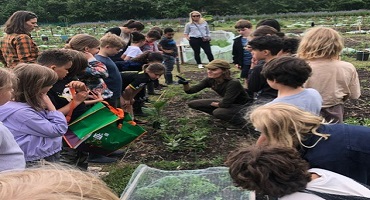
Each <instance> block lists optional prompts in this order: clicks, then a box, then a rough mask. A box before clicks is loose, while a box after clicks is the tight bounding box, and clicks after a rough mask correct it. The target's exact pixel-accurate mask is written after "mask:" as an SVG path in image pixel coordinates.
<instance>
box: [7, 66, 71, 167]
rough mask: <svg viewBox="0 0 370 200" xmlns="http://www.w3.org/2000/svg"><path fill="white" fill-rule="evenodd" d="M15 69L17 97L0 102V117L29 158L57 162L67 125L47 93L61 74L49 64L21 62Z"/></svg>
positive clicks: (28, 159)
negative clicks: (48, 65)
mask: <svg viewBox="0 0 370 200" xmlns="http://www.w3.org/2000/svg"><path fill="white" fill-rule="evenodd" d="M14 73H15V75H16V76H17V78H18V83H17V85H16V87H15V94H14V100H12V101H9V102H8V103H6V104H4V105H3V106H0V116H1V117H0V121H2V122H3V123H4V125H5V126H6V127H7V128H8V129H9V130H10V132H11V133H12V134H13V135H14V138H15V140H16V142H17V143H18V145H19V146H20V148H21V149H22V150H23V152H24V156H25V159H26V161H27V162H31V163H32V162H34V161H37V160H40V159H45V160H47V161H52V162H57V161H59V156H60V155H59V152H60V151H61V149H62V136H63V134H64V133H66V131H67V129H68V125H67V121H66V118H65V116H64V114H63V113H62V112H60V111H57V110H56V108H55V106H54V105H53V103H52V102H51V100H50V98H49V97H48V96H47V94H46V93H47V92H48V91H49V89H50V88H51V87H52V86H53V85H54V84H55V83H56V82H57V80H58V75H57V74H56V73H55V72H54V71H53V70H52V69H49V68H47V67H44V66H41V65H38V64H25V63H22V64H18V65H17V66H16V67H15V69H14ZM31 163H30V164H31Z"/></svg>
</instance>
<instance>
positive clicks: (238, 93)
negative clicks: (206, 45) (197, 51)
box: [179, 59, 252, 125]
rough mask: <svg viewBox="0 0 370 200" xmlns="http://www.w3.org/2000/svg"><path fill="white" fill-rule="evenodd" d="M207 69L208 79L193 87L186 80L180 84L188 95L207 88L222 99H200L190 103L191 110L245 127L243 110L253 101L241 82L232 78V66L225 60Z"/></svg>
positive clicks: (215, 61)
mask: <svg viewBox="0 0 370 200" xmlns="http://www.w3.org/2000/svg"><path fill="white" fill-rule="evenodd" d="M206 67H207V69H208V70H207V74H208V77H207V78H205V79H203V80H202V81H200V83H199V84H197V85H194V86H192V87H190V86H189V82H188V81H186V80H185V79H180V81H179V83H180V84H183V85H184V91H185V92H186V93H187V94H193V93H196V92H199V91H201V90H203V89H205V88H212V89H213V90H214V91H215V92H217V94H219V95H220V96H221V97H222V99H199V100H193V101H190V102H189V103H188V106H189V107H190V108H193V109H196V110H200V111H203V112H206V113H208V114H210V115H213V116H214V117H216V118H218V119H222V120H225V121H228V122H230V123H232V124H235V125H244V124H245V120H244V119H243V117H242V115H243V114H242V113H241V110H243V107H244V105H245V104H246V103H249V102H251V101H252V99H251V98H249V96H248V95H247V93H246V92H245V90H244V89H243V86H242V84H241V83H240V81H239V80H237V79H233V78H231V77H230V64H229V63H228V62H226V61H224V60H219V59H216V60H213V61H212V62H210V63H209V64H208V65H206Z"/></svg>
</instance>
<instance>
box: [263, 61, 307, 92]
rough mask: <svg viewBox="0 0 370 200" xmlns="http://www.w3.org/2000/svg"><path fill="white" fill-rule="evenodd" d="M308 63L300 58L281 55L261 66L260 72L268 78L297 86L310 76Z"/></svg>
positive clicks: (301, 84)
mask: <svg viewBox="0 0 370 200" xmlns="http://www.w3.org/2000/svg"><path fill="white" fill-rule="evenodd" d="M311 73H312V69H311V67H310V65H309V64H308V63H307V62H306V61H305V60H303V59H301V58H296V57H291V56H282V57H277V58H274V59H272V60H270V61H269V62H268V63H266V64H265V66H263V69H262V72H261V74H262V75H263V76H264V77H265V78H266V79H268V80H271V81H273V80H275V81H276V82H277V83H280V84H283V85H286V86H289V87H292V88H298V87H301V86H303V84H304V83H305V82H306V81H307V79H308V77H310V76H311Z"/></svg>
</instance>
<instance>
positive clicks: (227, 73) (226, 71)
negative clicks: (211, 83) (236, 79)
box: [220, 68, 232, 80]
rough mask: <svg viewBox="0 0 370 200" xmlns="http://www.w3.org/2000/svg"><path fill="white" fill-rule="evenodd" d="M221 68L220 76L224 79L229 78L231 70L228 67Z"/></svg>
mask: <svg viewBox="0 0 370 200" xmlns="http://www.w3.org/2000/svg"><path fill="white" fill-rule="evenodd" d="M220 69H221V70H222V75H221V77H222V78H223V79H225V80H231V79H232V78H231V72H230V69H225V68H220Z"/></svg>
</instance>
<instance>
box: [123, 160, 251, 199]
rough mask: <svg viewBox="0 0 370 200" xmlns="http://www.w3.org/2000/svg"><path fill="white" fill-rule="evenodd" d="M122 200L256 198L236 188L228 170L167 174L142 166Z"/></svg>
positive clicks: (182, 171) (202, 170) (211, 169)
mask: <svg viewBox="0 0 370 200" xmlns="http://www.w3.org/2000/svg"><path fill="white" fill-rule="evenodd" d="M121 199H122V200H255V194H254V192H251V191H247V190H242V189H240V188H237V187H234V186H233V183H232V181H231V178H230V176H229V173H228V168H226V167H211V168H207V169H197V170H175V171H164V170H159V169H155V168H151V167H148V166H146V165H140V166H139V167H138V168H137V169H136V170H135V172H134V173H133V174H132V177H131V179H130V181H129V183H128V184H127V186H126V189H125V190H124V192H123V193H122V196H121Z"/></svg>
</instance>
